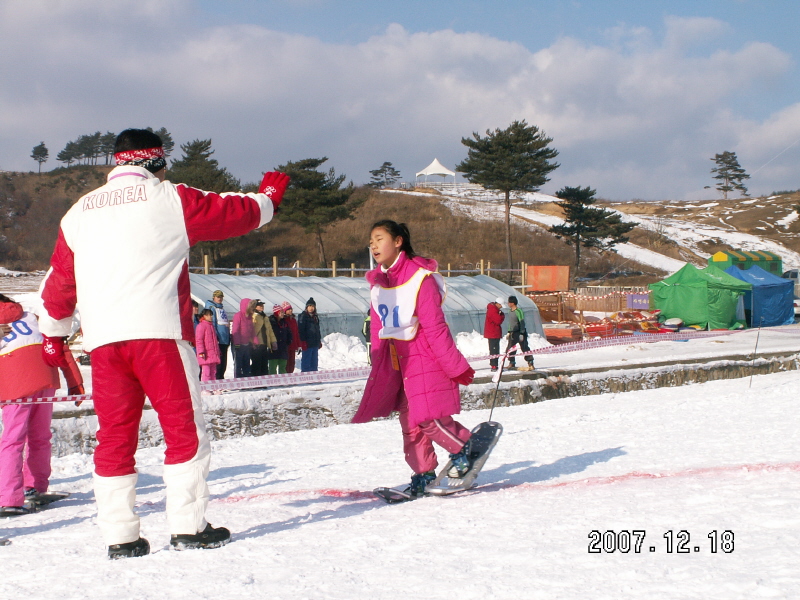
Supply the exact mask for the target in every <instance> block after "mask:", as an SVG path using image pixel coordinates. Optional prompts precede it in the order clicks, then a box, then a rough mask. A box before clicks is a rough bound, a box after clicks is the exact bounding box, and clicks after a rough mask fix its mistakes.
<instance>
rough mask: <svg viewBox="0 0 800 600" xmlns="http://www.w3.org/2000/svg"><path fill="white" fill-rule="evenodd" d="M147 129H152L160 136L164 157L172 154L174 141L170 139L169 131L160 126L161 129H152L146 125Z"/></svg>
mask: <svg viewBox="0 0 800 600" xmlns="http://www.w3.org/2000/svg"><path fill="white" fill-rule="evenodd" d="M147 130H148V131H152V132H153V133H155V134H156V135H157V136H158V137H160V138H161V144H162V145H163V148H164V156H165V157H168V156H169V155H170V154H172V150H173V149H174V148H175V142H174V141H173V140H172V135H171V134H170V132H169V131H167V130H166V128H165V127H162V128H161V129H158V130H154V129H153V128H152V127H148V128H147Z"/></svg>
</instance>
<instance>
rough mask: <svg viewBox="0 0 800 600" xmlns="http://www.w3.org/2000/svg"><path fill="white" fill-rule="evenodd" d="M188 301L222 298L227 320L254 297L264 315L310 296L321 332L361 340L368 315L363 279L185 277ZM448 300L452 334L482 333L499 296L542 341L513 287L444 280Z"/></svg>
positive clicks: (301, 305)
mask: <svg viewBox="0 0 800 600" xmlns="http://www.w3.org/2000/svg"><path fill="white" fill-rule="evenodd" d="M189 279H190V281H191V289H192V299H194V300H195V301H197V302H198V303H199V304H200V305H201V306H203V305H204V304H205V302H206V300H210V299H211V295H212V293H213V292H214V290H218V289H219V290H222V292H223V293H224V294H225V301H224V304H225V309H226V311H227V312H228V316H229V317H231V318H232V317H233V314H234V313H236V312H238V311H239V303H240V302H241V299H242V298H250V299H253V298H258V299H260V300H262V301H263V302H264V310H265V311H266V312H267V313H269V312H270V311H271V310H272V305H273V304H280V303H281V302H283V301H284V300H288V301H289V303H290V304H291V305H292V307H293V308H294V314H295V315H299V314H300V312H301V311H303V310H304V309H305V306H306V301H307V300H308V299H309V298H311V297H313V298H314V301H315V302H316V304H317V313H318V314H319V323H320V332H321V333H322V335H323V337H324V336H326V335H328V334H330V333H336V332H338V333H343V334H345V335H348V336H356V337H361V327H362V325H363V322H364V318H365V317H366V316H367V311H368V310H369V285H368V284H367V281H366V280H365V279H364V278H363V277H358V278H354V277H286V276H283V277H260V276H258V275H248V276H243V277H236V276H235V275H199V274H191V275H189ZM445 282H446V284H447V298H446V299H445V303H444V314H445V317H446V319H447V323H448V325H450V330H451V331H452V332H453V335H456V334H457V333H460V332H467V333H469V332H472V331H478V332H481V333H483V325H484V321H485V317H486V305H487V304H488V303H489V302H492V301H494V299H495V298H497V297H498V296H499V297H501V298H503V303H504V304H505V300H506V299H507V298H508V296H510V295H515V296H517V298H518V299H519V307H520V308H521V309H522V311H523V312H524V313H525V322H526V324H527V326H528V331H529V332H535V333H538V334H539V335H541V336H542V337H544V330H543V329H542V320H541V317H540V316H539V309H538V308H536V305H535V304H534V303H533V301H532V300H531V299H530V298H528V297H526V296H525V295H523V294H520V293H517V292H516V291H515V290H514V288H512V287H510V286H508V285H506V284H504V283H502V282H501V281H498V280H497V279H494V278H492V277H488V276H486V275H477V276H475V277H468V276H466V275H460V276H458V277H445Z"/></svg>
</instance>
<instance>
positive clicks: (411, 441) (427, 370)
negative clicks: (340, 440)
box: [353, 220, 475, 496]
mask: <svg viewBox="0 0 800 600" xmlns="http://www.w3.org/2000/svg"><path fill="white" fill-rule="evenodd" d="M369 246H370V251H371V252H372V255H373V257H374V258H375V261H376V262H377V263H378V266H377V267H376V268H375V269H373V270H372V271H369V272H368V273H367V281H368V282H369V284H370V300H371V307H370V314H371V316H372V323H373V326H372V327H371V331H370V337H371V340H372V372H371V373H370V376H369V379H368V381H367V385H366V387H365V389H364V396H363V398H362V399H361V405H360V406H359V409H358V411H357V412H356V415H355V416H354V417H353V422H354V423H365V422H367V421H369V420H370V419H374V418H376V417H385V416H388V415H389V414H391V413H392V412H393V411H398V412H399V413H400V428H401V430H402V432H403V447H404V450H405V457H406V462H407V463H408V465H409V466H410V467H411V469H412V470H413V471H414V475H413V476H412V477H411V484H410V485H409V486H408V487H407V488H406V492H407V493H409V494H411V495H414V496H421V495H423V494H425V487H426V486H427V485H428V484H429V483H430V482H431V481H433V479H435V477H436V473H435V469H436V466H437V464H438V462H437V460H436V453H435V451H434V448H433V442H435V443H437V444H438V445H440V446H442V447H443V448H444V449H445V450H447V451H448V452H449V453H450V459H451V460H452V461H453V468H452V469H451V470H450V471H449V472H448V476H450V477H463V476H464V475H465V474H466V473H467V472H468V471H469V469H470V467H471V464H470V461H469V452H468V448H467V446H468V444H467V443H466V442H467V441H468V440H469V437H470V432H469V430H468V429H467V428H466V427H464V426H463V425H461V424H460V423H458V422H457V421H455V420H454V419H453V417H452V415H454V414H458V413H459V412H461V395H460V392H459V387H458V386H459V384H461V385H469V384H470V383H472V379H473V377H474V376H475V371H474V370H473V369H472V368H471V367H470V366H469V364H468V363H467V360H466V359H465V358H464V357H463V356H462V354H461V353H460V352H459V351H458V349H457V348H456V345H455V341H454V340H453V336H452V335H451V333H450V329H449V328H448V326H447V322H446V321H445V317H444V312H443V311H442V304H443V303H444V297H445V286H444V278H442V276H441V275H440V274H439V273H438V272H437V268H438V265H437V263H436V261H435V260H430V259H427V258H423V257H421V256H416V255H415V254H414V250H413V248H412V247H411V235H410V233H409V231H408V228H407V227H406V226H405V224H402V223H400V224H398V223H395V222H394V221H389V220H384V221H378V222H377V223H375V225H373V227H372V231H371V234H370V242H369Z"/></svg>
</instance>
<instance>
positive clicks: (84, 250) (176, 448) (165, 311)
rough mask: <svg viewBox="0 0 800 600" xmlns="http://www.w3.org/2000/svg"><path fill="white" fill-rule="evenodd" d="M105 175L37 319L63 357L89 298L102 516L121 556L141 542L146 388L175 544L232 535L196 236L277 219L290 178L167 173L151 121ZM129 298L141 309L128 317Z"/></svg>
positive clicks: (68, 222) (85, 318)
mask: <svg viewBox="0 0 800 600" xmlns="http://www.w3.org/2000/svg"><path fill="white" fill-rule="evenodd" d="M114 157H115V159H116V162H117V167H116V168H114V169H113V170H112V171H111V172H110V173H109V175H108V183H107V184H106V185H104V186H102V187H100V188H98V189H96V190H94V191H92V192H90V193H88V194H86V195H85V196H83V197H82V198H81V199H80V200H78V202H77V203H76V204H75V205H74V206H73V207H72V208H71V209H70V210H69V212H68V213H67V214H66V215H65V216H64V218H63V219H62V221H61V230H60V231H59V235H58V240H57V241H56V246H55V251H54V252H53V257H52V260H51V269H50V271H49V272H48V274H47V276H46V278H45V280H44V281H43V283H42V288H41V295H42V300H43V304H44V308H45V314H42V315H41V316H40V328H41V331H42V333H43V334H44V336H45V341H44V344H43V352H44V356H45V358H46V360H47V361H48V363H49V364H51V365H55V366H57V365H59V364H60V362H61V361H62V360H63V359H64V358H65V357H64V355H63V344H61V343H60V342H61V340H59V339H52V338H63V337H64V336H67V335H68V334H69V333H70V327H71V321H72V314H73V312H74V310H75V309H76V307H77V309H78V310H79V311H80V316H81V327H82V329H83V343H84V348H85V349H86V350H87V351H88V352H91V356H92V388H93V389H92V397H93V400H94V408H95V411H96V413H97V419H98V423H99V429H98V432H97V442H98V445H97V448H96V449H95V454H94V463H95V472H94V488H95V498H96V499H97V512H98V518H97V520H98V524H99V525H100V528H101V531H102V533H103V537H104V539H105V541H106V543H107V544H108V554H109V557H111V558H121V557H129V556H142V555H144V554H147V553H148V552H149V543H148V542H147V540H145V539H144V538H142V537H140V533H139V517H138V516H137V515H136V513H135V512H134V510H133V508H134V502H135V499H136V480H137V472H136V468H135V460H134V454H135V452H136V448H137V445H138V433H139V421H140V419H141V414H142V408H143V405H144V400H145V396H147V398H149V400H150V403H151V404H152V406H153V408H154V409H155V411H156V413H157V414H158V419H159V422H160V424H161V428H162V430H163V432H164V441H165V444H166V452H165V460H164V464H165V466H164V483H165V484H166V496H167V503H166V510H167V519H168V522H169V529H170V533H171V540H170V542H171V544H172V546H173V547H174V548H176V549H179V550H180V549H185V548H216V547H219V546H222V545H224V544H225V543H227V541H228V540H229V539H230V532H229V531H228V530H227V529H225V528H224V527H217V528H215V527H212V526H211V525H210V524H209V523H208V522H207V521H206V520H205V511H206V506H207V504H208V487H207V485H206V478H207V476H208V469H209V459H210V453H211V448H210V445H209V442H208V438H207V436H206V425H205V420H204V417H203V412H202V409H201V404H200V387H199V377H198V373H199V367H198V364H197V358H196V356H195V352H194V350H193V348H192V344H193V342H194V328H193V322H192V300H191V297H190V294H189V265H188V255H189V248H190V247H191V246H192V245H194V244H196V243H197V242H202V241H210V240H224V239H227V238H231V237H235V236H239V235H243V234H245V233H248V232H249V231H252V230H253V229H256V228H258V227H261V226H262V225H264V224H265V223H268V222H269V221H270V220H271V219H272V216H273V213H274V211H275V210H276V209H277V207H278V205H279V204H280V201H281V197H282V196H283V192H284V191H285V189H286V186H287V185H288V183H289V177H288V176H287V175H285V174H284V173H277V172H269V173H266V174H265V175H264V180H263V181H262V184H261V187H260V188H259V193H254V194H228V193H226V194H216V193H209V192H203V191H200V190H197V189H194V188H191V187H188V186H186V185H175V184H173V183H170V182H169V181H165V180H164V178H165V174H166V161H165V159H164V153H163V148H162V143H161V139H160V138H159V137H158V136H157V135H155V134H154V133H152V132H150V131H148V130H143V129H128V130H125V131H123V132H122V133H121V134H119V136H118V137H117V140H116V145H115V154H114ZM120 299H124V301H125V303H126V304H129V305H131V306H136V311H137V314H138V315H140V316H141V318H137V319H120V318H119V311H118V309H117V308H116V307H118V306H119V301H120Z"/></svg>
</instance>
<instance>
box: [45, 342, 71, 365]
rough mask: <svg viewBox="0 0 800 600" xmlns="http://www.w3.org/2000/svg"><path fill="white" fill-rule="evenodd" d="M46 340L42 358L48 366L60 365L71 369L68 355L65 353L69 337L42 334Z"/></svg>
mask: <svg viewBox="0 0 800 600" xmlns="http://www.w3.org/2000/svg"><path fill="white" fill-rule="evenodd" d="M42 337H43V338H44V341H43V342H42V360H43V361H44V362H45V364H46V365H47V366H48V367H60V368H63V369H69V362H67V355H66V354H64V348H65V347H66V346H67V338H65V337H47V336H46V335H42Z"/></svg>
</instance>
